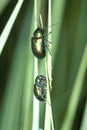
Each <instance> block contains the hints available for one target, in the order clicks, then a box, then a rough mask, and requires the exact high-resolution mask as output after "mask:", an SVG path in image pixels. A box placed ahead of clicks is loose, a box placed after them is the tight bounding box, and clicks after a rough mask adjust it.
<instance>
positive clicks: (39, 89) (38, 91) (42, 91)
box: [34, 75, 47, 101]
mask: <svg viewBox="0 0 87 130" xmlns="http://www.w3.org/2000/svg"><path fill="white" fill-rule="evenodd" d="M46 87H47V81H46V77H45V76H43V75H38V76H37V77H36V79H35V84H34V95H35V97H36V98H37V99H38V100H39V101H46V95H47V90H46Z"/></svg>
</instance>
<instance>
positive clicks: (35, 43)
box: [31, 28, 46, 59]
mask: <svg viewBox="0 0 87 130" xmlns="http://www.w3.org/2000/svg"><path fill="white" fill-rule="evenodd" d="M31 43H32V52H33V54H34V56H36V57H37V58H38V59H43V58H44V57H45V55H46V41H45V31H44V29H42V28H37V29H36V30H35V31H34V33H33V37H32V38H31Z"/></svg>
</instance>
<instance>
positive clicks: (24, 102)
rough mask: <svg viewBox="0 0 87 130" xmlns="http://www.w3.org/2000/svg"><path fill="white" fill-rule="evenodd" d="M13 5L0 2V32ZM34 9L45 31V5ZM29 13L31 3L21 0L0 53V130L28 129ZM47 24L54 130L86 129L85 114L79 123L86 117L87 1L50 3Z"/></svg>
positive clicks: (31, 23)
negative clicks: (50, 57)
mask: <svg viewBox="0 0 87 130" xmlns="http://www.w3.org/2000/svg"><path fill="white" fill-rule="evenodd" d="M38 1H40V0H38ZM40 2H41V1H40ZM16 3H17V1H16V0H12V1H11V0H9V1H8V2H7V0H4V1H3V0H0V34H1V33H2V30H3V28H4V27H5V24H6V22H7V20H8V19H9V17H10V15H11V13H12V11H13V9H14V7H15V5H16ZM38 3H39V2H38ZM38 6H40V13H41V15H42V18H43V23H44V27H47V7H48V1H47V0H44V1H42V2H41V4H38ZM33 9H34V2H33V1H32V0H29V1H24V3H23V5H22V8H21V10H20V13H19V14H18V17H17V19H16V21H15V24H14V26H13V28H12V30H11V33H10V35H9V38H8V40H7V42H6V45H5V47H4V49H3V52H2V54H1V55H0V130H31V128H32V102H33V77H34V72H33V70H34V68H33V66H34V62H33V58H34V56H33V54H32V51H31V37H32V34H33V31H34V28H33V26H34V21H35V20H36V19H35V18H34V16H33ZM52 23H53V24H55V23H57V24H56V25H55V26H52V41H53V42H52V47H53V55H52V62H53V66H52V71H53V91H52V93H51V98H52V109H53V118H54V124H55V130H79V129H80V130H87V129H86V128H87V123H85V122H87V116H86V118H85V119H84V115H86V113H87V106H86V101H87V1H86V0H66V1H65V0H52ZM43 62H44V60H43V61H41V62H40V63H39V64H40V70H39V71H40V72H43V65H42V64H43ZM42 106H43V104H42ZM84 110H85V114H84ZM42 124H43V123H42ZM42 124H40V126H42Z"/></svg>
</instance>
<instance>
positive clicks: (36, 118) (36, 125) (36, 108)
mask: <svg viewBox="0 0 87 130" xmlns="http://www.w3.org/2000/svg"><path fill="white" fill-rule="evenodd" d="M34 14H35V16H34V17H35V18H36V19H37V0H34ZM36 28H37V21H36V20H35V28H34V29H36ZM37 75H38V59H37V58H34V82H35V78H36V76H37ZM38 128H39V102H38V100H37V99H36V98H35V96H34V97H33V127H32V130H38Z"/></svg>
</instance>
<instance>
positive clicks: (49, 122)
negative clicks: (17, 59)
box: [44, 0, 54, 130]
mask: <svg viewBox="0 0 87 130" xmlns="http://www.w3.org/2000/svg"><path fill="white" fill-rule="evenodd" d="M50 25H51V0H48V33H49V32H51V26H50ZM48 41H51V34H50V35H48ZM49 49H50V50H51V49H52V45H51V44H49ZM45 67H46V78H47V89H48V91H47V103H46V111H45V125H44V130H51V126H52V130H54V125H53V117H52V108H51V99H50V87H51V86H52V55H50V53H49V52H48V53H47V57H46V59H45Z"/></svg>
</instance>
